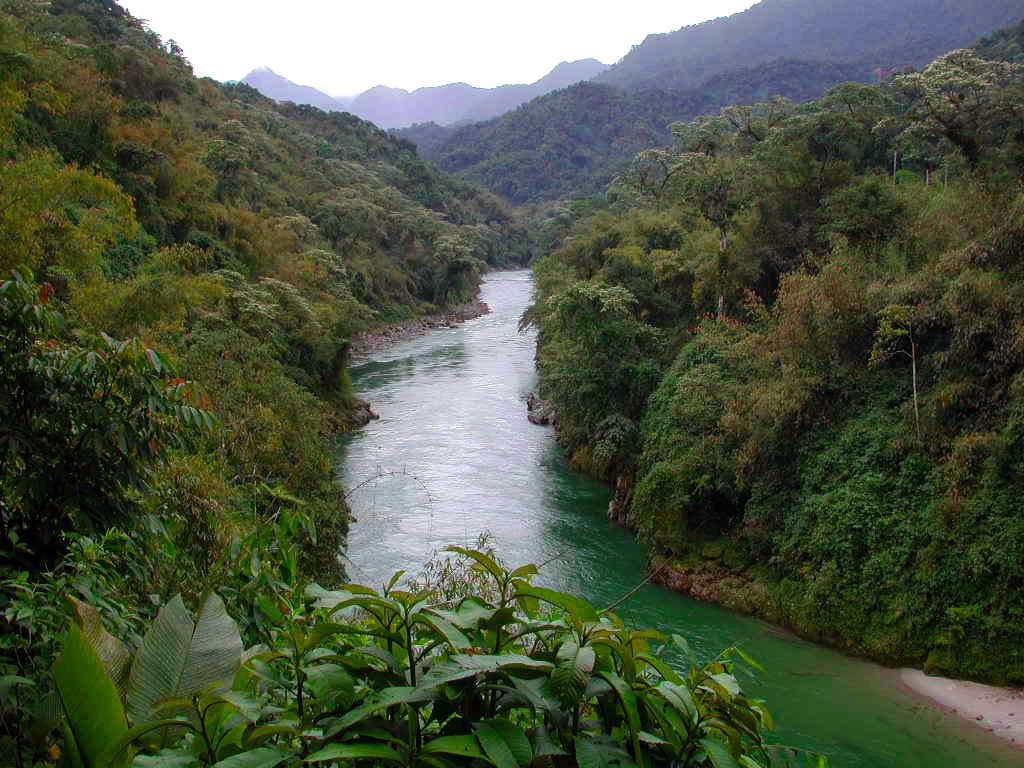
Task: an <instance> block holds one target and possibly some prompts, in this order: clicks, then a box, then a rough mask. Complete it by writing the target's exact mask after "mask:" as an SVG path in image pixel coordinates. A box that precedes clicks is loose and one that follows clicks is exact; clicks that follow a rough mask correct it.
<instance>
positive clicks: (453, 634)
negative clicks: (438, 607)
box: [413, 611, 472, 648]
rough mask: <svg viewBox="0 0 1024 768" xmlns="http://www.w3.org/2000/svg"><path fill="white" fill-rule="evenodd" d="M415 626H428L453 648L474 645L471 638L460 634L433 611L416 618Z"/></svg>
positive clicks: (425, 612)
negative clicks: (470, 640)
mask: <svg viewBox="0 0 1024 768" xmlns="http://www.w3.org/2000/svg"><path fill="white" fill-rule="evenodd" d="M413 623H414V624H426V625H427V626H428V627H430V628H431V629H432V630H434V632H436V633H437V634H438V635H439V636H440V637H441V638H442V639H444V640H445V642H447V643H448V644H449V645H450V646H451V647H452V648H469V647H470V645H472V644H471V643H470V642H469V638H468V637H466V636H465V635H464V634H462V632H460V631H459V630H458V629H457V628H456V627H455V626H454V625H452V624H451V623H449V622H448V621H447V620H445V619H443V618H442V617H441V616H438V615H436V614H434V613H433V612H431V611H423V612H422V613H420V614H418V615H417V616H416V619H415V621H414V622H413Z"/></svg>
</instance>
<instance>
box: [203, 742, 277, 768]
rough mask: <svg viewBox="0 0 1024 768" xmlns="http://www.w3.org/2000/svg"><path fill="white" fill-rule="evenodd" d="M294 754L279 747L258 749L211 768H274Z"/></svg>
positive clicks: (239, 754)
mask: <svg viewBox="0 0 1024 768" xmlns="http://www.w3.org/2000/svg"><path fill="white" fill-rule="evenodd" d="M294 754H295V753H294V752H292V751H291V750H289V749H281V748H280V747H259V748H258V749H250V750H249V751H248V752H239V753H238V754H237V755H232V756H231V757H228V758H225V759H224V760H221V761H220V762H218V763H214V766H213V768H274V766H275V765H278V764H280V763H283V762H284V761H285V760H287V759H288V758H290V757H291V756H292V755H294Z"/></svg>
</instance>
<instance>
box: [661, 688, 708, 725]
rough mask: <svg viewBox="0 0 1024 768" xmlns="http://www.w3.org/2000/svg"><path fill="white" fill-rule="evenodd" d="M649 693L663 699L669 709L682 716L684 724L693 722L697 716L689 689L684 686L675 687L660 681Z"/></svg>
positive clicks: (695, 706)
mask: <svg viewBox="0 0 1024 768" xmlns="http://www.w3.org/2000/svg"><path fill="white" fill-rule="evenodd" d="M651 691H652V692H653V693H654V694H656V695H657V696H660V697H661V698H662V699H664V700H665V702H666V703H667V704H668V705H669V706H670V707H672V708H673V709H674V710H676V712H678V713H679V714H680V715H682V716H683V718H684V719H685V720H686V722H693V719H694V717H695V715H696V714H697V704H696V703H695V702H694V700H693V694H692V693H690V689H689V688H687V687H686V686H685V685H676V684H675V683H670V682H668V681H667V680H662V681H661V682H660V683H658V684H657V685H656V686H654V687H653V688H652V689H651Z"/></svg>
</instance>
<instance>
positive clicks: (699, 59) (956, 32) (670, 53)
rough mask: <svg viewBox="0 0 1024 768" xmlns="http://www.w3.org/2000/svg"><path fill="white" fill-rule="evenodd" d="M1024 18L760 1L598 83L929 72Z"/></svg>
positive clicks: (654, 84)
mask: <svg viewBox="0 0 1024 768" xmlns="http://www.w3.org/2000/svg"><path fill="white" fill-rule="evenodd" d="M1022 16H1024V3H1022V2H1020V0H970V1H968V2H960V1H959V0H861V2H857V3H842V2H820V0H761V2H758V3H756V4H754V5H753V6H752V7H751V8H749V9H748V10H746V11H743V12H741V13H737V14H734V15H732V16H728V17H724V18H720V19H714V20H712V21H706V22H704V23H703V24H696V25H694V26H690V27H683V28H682V29H678V30H676V31H675V32H669V33H666V34H654V35H650V36H649V37H648V38H647V39H646V40H644V41H643V42H642V43H641V44H640V45H637V46H634V47H633V49H632V50H631V51H630V52H629V53H628V54H626V56H625V57H624V58H623V59H622V61H620V62H618V63H617V64H616V65H615V66H613V67H612V68H611V69H609V70H608V71H607V72H605V73H604V74H602V75H599V76H598V77H597V80H598V82H603V83H608V84H609V85H614V86H617V87H619V88H624V89H627V90H649V89H660V90H685V89H689V88H695V87H698V86H700V85H701V84H702V83H703V82H704V81H706V80H707V79H708V78H710V77H713V76H715V75H720V74H722V73H724V72H728V71H730V70H733V69H737V68H741V67H756V66H758V65H760V64H766V63H768V62H772V61H775V60H777V59H779V58H792V59H797V60H800V61H803V62H808V63H810V62H833V63H835V64H844V65H847V66H855V67H859V68H860V69H862V70H863V71H865V72H870V71H872V70H874V69H875V68H876V67H878V68H881V69H902V68H904V67H923V66H924V65H926V64H928V63H929V62H930V61H931V60H932V59H934V58H935V57H936V56H939V55H940V54H943V53H945V52H947V51H951V50H953V49H954V48H960V47H963V46H965V45H968V44H970V43H972V42H974V41H975V40H976V39H977V38H979V37H981V36H982V35H985V34H988V33H989V32H992V31H993V30H996V29H999V28H1001V27H1006V26H1008V25H1010V24H1014V23H1016V22H1017V21H1019V20H1020V18H1021V17H1022ZM857 79H860V78H857ZM833 84H834V83H833ZM783 95H786V94H783Z"/></svg>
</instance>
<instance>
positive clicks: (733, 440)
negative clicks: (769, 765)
mask: <svg viewBox="0 0 1024 768" xmlns="http://www.w3.org/2000/svg"><path fill="white" fill-rule="evenodd" d="M1022 88H1024V78H1022V74H1021V72H1020V70H1019V69H1017V68H1015V67H1014V66H1013V65H1009V64H1002V63H994V62H989V61H985V60H983V59H980V58H979V57H977V56H976V55H975V54H973V53H971V52H969V51H956V52H953V53H950V54H948V55H946V56H943V57H941V58H940V59H938V60H937V61H936V62H934V63H932V64H930V65H929V66H928V67H927V68H925V69H924V70H923V72H922V73H910V74H905V75H902V76H899V77H897V78H895V79H894V80H893V81H892V82H891V83H886V84H884V85H878V86H868V85H857V84H847V85H844V86H840V87H838V88H836V89H834V90H832V91H831V92H830V93H829V94H828V95H827V96H826V97H825V98H823V99H820V100H817V101H814V102H811V103H809V104H807V105H803V106H795V105H791V104H786V103H781V102H769V103H762V104H758V105H754V106H749V107H731V108H727V109H726V110H723V112H722V114H721V116H718V117H704V118H700V119H698V120H696V121H692V122H690V123H683V124H678V125H676V126H674V134H675V144H674V147H673V148H672V149H671V150H658V149H652V150H650V151H647V152H644V153H642V154H640V155H639V156H638V157H637V158H636V160H635V162H634V163H633V166H632V168H631V170H630V172H629V173H627V174H624V175H623V178H622V180H621V183H620V184H619V185H617V186H616V187H614V188H613V189H612V190H611V191H610V192H609V194H608V195H607V196H604V197H602V198H595V199H594V200H592V201H590V202H589V203H588V204H586V205H583V204H576V205H575V206H573V207H570V208H568V209H563V210H561V211H556V212H554V213H556V214H557V215H554V216H552V217H551V218H550V219H549V220H548V222H547V223H546V225H545V227H546V234H545V237H543V238H541V241H542V242H553V243H555V244H556V246H557V244H558V243H559V242H560V243H561V245H560V247H554V248H553V249H552V250H551V252H550V253H549V254H548V255H546V256H544V257H543V258H542V259H541V260H540V261H539V262H538V264H537V266H536V275H537V284H538V295H537V299H536V302H535V304H534V306H533V308H532V309H531V310H530V312H529V314H528V316H527V318H526V321H527V322H529V323H533V324H535V325H536V326H537V327H538V328H539V331H540V336H539V338H540V353H539V371H540V376H541V386H542V389H543V394H544V396H546V397H548V398H550V399H552V400H553V401H554V405H555V408H556V410H557V412H558V425H559V435H560V439H561V440H562V441H563V443H564V444H565V445H566V446H567V447H568V449H569V451H570V453H571V455H572V457H573V461H574V464H575V465H576V466H577V467H579V468H582V469H585V470H587V471H589V472H592V473H594V474H596V475H597V476H600V477H604V478H606V479H608V480H609V481H615V482H616V499H615V502H614V503H613V505H612V508H611V510H610V512H611V515H612V516H613V517H615V518H616V519H619V520H620V521H622V522H624V523H626V524H628V525H630V526H631V527H633V528H635V529H636V530H637V531H638V532H639V535H641V536H642V537H643V538H644V539H645V540H646V541H648V542H650V543H651V544H652V546H653V547H654V551H655V552H656V553H662V554H663V555H665V556H666V562H667V567H668V568H669V569H670V570H669V574H670V576H666V578H667V579H668V580H670V581H673V582H674V583H676V584H680V585H691V586H692V588H693V589H694V590H695V592H696V593H697V594H700V595H702V596H704V597H705V598H707V597H711V598H712V599H717V600H720V601H722V602H724V603H726V604H727V605H731V606H735V607H738V608H742V609H744V610H751V611H755V612H758V613H760V614H761V615H763V616H767V617H769V618H771V619H773V620H775V621H782V622H786V623H788V624H789V625H791V626H792V627H794V628H795V629H796V630H798V631H799V632H800V633H801V634H803V635H804V636H807V637H812V638H815V639H821V640H826V641H830V642H834V643H836V644H838V645H841V646H842V647H845V648H848V649H851V650H853V651H855V652H859V653H864V654H867V655H869V656H871V657H873V658H876V659H880V660H883V661H885V662H888V663H893V664H918V665H924V666H925V667H926V669H929V670H932V671H937V672H942V673H945V674H948V675H952V676H959V677H974V678H982V679H988V680H995V681H1015V682H1020V681H1022V680H1024V655H1022V653H1021V648H1022V647H1024V618H1022V617H1024V602H1022V601H1024V597H1022V596H1024V591H1022V589H1021V586H1022V585H1021V582H1020V578H1021V573H1024V516H1022V510H1024V507H1022V505H1021V499H1022V498H1024V429H1022V425H1024V389H1022V385H1024V337H1022V336H1021V329H1022V328H1024V272H1022V264H1024V260H1022V257H1024V251H1022V247H1024V200H1022V198H1021V193H1020V184H1019V179H1020V178H1021V175H1022V173H1024V143H1022V136H1024V132H1022V130H1021V128H1022V126H1024V111H1022V107H1021V105H1022V104H1024V99H1022V95H1024V94H1022ZM894 153H898V158H899V171H898V174H897V176H896V177H895V178H894V177H893V175H892V166H893V159H894ZM574 222H575V223H574ZM659 559H660V556H659ZM698 585H699V586H698Z"/></svg>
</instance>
